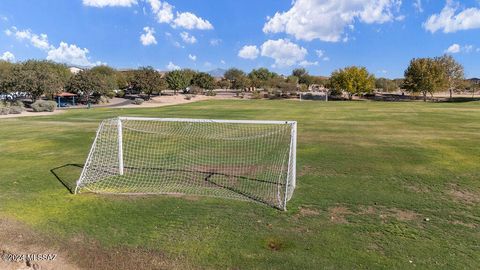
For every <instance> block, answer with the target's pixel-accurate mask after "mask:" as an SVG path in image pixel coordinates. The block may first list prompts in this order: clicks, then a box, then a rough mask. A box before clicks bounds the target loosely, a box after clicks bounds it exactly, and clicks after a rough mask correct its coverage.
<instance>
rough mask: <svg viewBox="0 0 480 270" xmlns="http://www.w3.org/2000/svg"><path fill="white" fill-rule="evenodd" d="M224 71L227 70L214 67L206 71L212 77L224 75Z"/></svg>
mask: <svg viewBox="0 0 480 270" xmlns="http://www.w3.org/2000/svg"><path fill="white" fill-rule="evenodd" d="M225 72H227V70H225V69H222V68H216V69H214V70H210V71H209V72H207V73H208V74H210V75H211V76H213V77H223V75H225Z"/></svg>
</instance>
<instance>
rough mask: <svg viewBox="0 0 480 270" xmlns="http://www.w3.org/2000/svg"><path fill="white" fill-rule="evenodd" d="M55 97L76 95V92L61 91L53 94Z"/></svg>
mask: <svg viewBox="0 0 480 270" xmlns="http://www.w3.org/2000/svg"><path fill="white" fill-rule="evenodd" d="M55 96H56V97H76V96H77V94H73V93H68V92H62V93H58V94H56V95H55Z"/></svg>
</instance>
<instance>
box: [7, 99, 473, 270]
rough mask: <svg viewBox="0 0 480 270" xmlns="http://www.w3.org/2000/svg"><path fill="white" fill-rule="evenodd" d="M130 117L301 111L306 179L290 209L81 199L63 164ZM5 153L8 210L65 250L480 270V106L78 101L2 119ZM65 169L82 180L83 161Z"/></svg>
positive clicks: (203, 261) (83, 261)
mask: <svg viewBox="0 0 480 270" xmlns="http://www.w3.org/2000/svg"><path fill="white" fill-rule="evenodd" d="M119 115H122V116H150V117H188V118H212V119H258V120H260V119H261V120H297V121H298V152H297V171H298V177H297V183H298V185H297V189H296V191H295V193H294V195H293V198H292V200H291V201H290V202H289V204H288V205H287V207H288V209H289V210H288V211H287V212H282V211H278V210H275V209H273V208H271V207H268V206H265V205H262V204H258V203H251V202H243V201H234V200H225V199H217V198H192V197H171V196H142V197H135V196H133V197H132V196H130V197H126V196H111V195H109V196H106V195H94V194H81V195H77V196H75V195H72V194H70V193H69V191H68V189H67V188H65V187H64V186H63V185H62V184H61V183H60V181H58V179H57V178H56V177H55V175H54V174H52V172H51V169H54V168H56V167H60V166H63V165H67V164H83V163H84V162H85V159H86V156H87V154H88V151H89V148H90V146H91V143H92V141H93V138H94V136H95V130H96V128H97V126H98V124H99V122H100V121H101V120H102V119H105V118H109V117H115V116H119ZM0 154H1V155H0V219H9V220H15V221H20V222H22V223H24V224H26V225H27V226H28V227H29V228H32V229H33V230H35V231H36V232H38V233H39V234H42V235H45V236H52V237H54V239H56V240H55V241H56V242H55V245H57V246H61V245H62V243H70V242H71V241H78V240H75V239H83V240H81V241H83V242H81V244H83V245H89V244H90V243H98V246H99V247H101V248H102V249H104V250H106V251H107V252H110V251H111V252H115V250H119V249H123V248H126V249H128V250H134V249H135V248H141V249H142V250H148V252H150V253H149V254H153V255H154V256H157V255H158V256H159V258H160V257H161V258H162V260H165V263H166V265H167V267H166V268H170V267H169V266H171V267H172V268H205V269H325V268H327V269H362V268H369V269H376V268H379V269H381V268H383V269H391V268H397V269H409V268H421V269H479V268H480V244H479V243H480V233H479V231H480V103H478V102H472V103H375V102H329V103H323V102H297V101H240V100H239V101H205V102H198V103H191V104H188V105H180V106H172V107H163V108H150V109H92V110H71V111H68V112H67V113H65V114H59V115H52V116H48V117H43V116H42V117H30V118H28V117H26V118H14V119H1V120H0ZM54 172H55V173H56V174H57V175H58V176H59V178H60V179H62V181H64V182H65V183H66V185H67V186H68V185H72V184H73V183H74V182H75V181H76V179H77V178H78V176H79V174H80V168H78V167H76V166H66V167H63V168H61V169H56V170H54ZM72 239H73V240H72ZM0 245H1V242H0ZM73 247H74V246H72V249H73ZM64 249H65V252H66V253H67V254H68V253H71V254H77V255H75V256H72V257H71V258H69V260H70V261H72V262H73V263H75V264H78V265H80V266H82V265H84V266H85V265H87V266H88V265H90V266H92V264H89V263H95V262H91V261H92V260H91V259H90V258H81V254H80V255H78V253H75V252H76V251H75V250H69V246H68V245H67V246H65V247H64ZM160 254H161V256H160ZM96 260H102V258H96ZM97 263H98V261H97ZM152 268H153V267H152Z"/></svg>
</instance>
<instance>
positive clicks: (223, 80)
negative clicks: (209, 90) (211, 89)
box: [217, 78, 231, 89]
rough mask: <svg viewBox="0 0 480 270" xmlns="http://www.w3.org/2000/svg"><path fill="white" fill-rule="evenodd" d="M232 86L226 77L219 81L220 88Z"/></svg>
mask: <svg viewBox="0 0 480 270" xmlns="http://www.w3.org/2000/svg"><path fill="white" fill-rule="evenodd" d="M230 86H231V83H230V81H229V80H227V79H225V78H224V79H221V80H220V81H218V82H217V87H218V88H220V89H229V88H230Z"/></svg>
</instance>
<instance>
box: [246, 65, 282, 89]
mask: <svg viewBox="0 0 480 270" xmlns="http://www.w3.org/2000/svg"><path fill="white" fill-rule="evenodd" d="M277 76H278V75H277V74H276V73H274V72H270V70H268V69H267V68H259V69H253V70H252V71H251V72H250V73H249V74H248V78H249V79H250V81H251V83H252V85H253V86H254V87H265V86H266V85H267V82H268V80H270V79H272V78H275V77H277Z"/></svg>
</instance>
